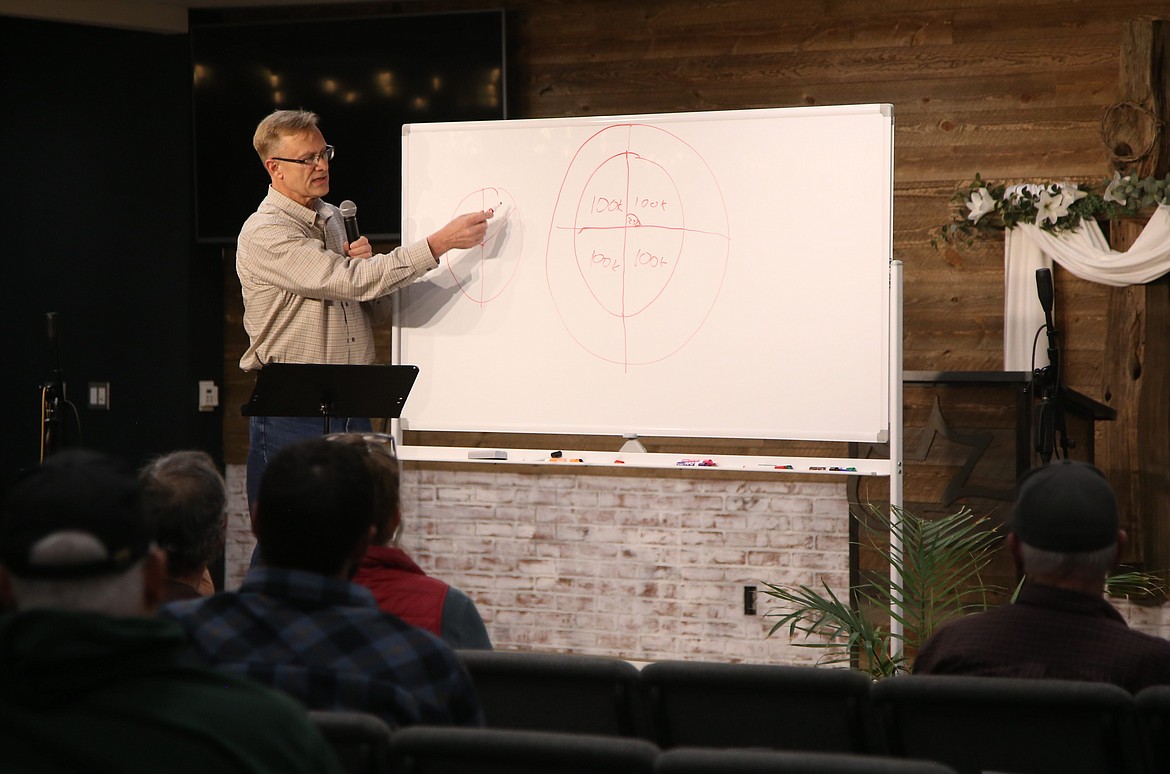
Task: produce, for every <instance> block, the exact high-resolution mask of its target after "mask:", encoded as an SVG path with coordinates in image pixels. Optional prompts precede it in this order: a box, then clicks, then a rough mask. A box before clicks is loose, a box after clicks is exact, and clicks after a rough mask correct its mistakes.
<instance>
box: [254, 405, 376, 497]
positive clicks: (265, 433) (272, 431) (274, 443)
mask: <svg viewBox="0 0 1170 774" xmlns="http://www.w3.org/2000/svg"><path fill="white" fill-rule="evenodd" d="M371 430H373V425H372V424H371V423H370V420H369V419H368V418H358V417H331V418H330V419H329V432H330V433H368V432H370V431H371ZM324 434H325V420H324V418H320V417H251V418H250V419H249V422H248V507H249V508H253V507H255V503H256V499H257V496H258V495H259V494H260V479H261V478H262V477H263V475H264V469H265V468H266V467H268V462H269V460H271V459H272V458H273V457H275V456H276V454H277V453H278V452H279V451H280V450H281V449H283V448H284V447H286V446H288V445H289V444H291V443H296V442H297V441H303V440H306V439H308V438H320V437H321V436H322V435H324Z"/></svg>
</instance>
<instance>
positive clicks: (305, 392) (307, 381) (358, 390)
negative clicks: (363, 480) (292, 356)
mask: <svg viewBox="0 0 1170 774" xmlns="http://www.w3.org/2000/svg"><path fill="white" fill-rule="evenodd" d="M417 378H418V366H412V365H368V366H363V365H322V364H299V363H272V364H270V365H266V366H264V367H263V368H261V369H260V373H259V374H257V375H256V386H255V388H253V390H252V397H251V399H250V400H249V401H248V402H247V403H245V404H244V405H243V406H241V407H240V413H241V414H243V415H244V416H246V417H321V418H322V421H323V422H324V427H325V430H324V433H325V434H328V433H329V419H330V418H331V417H390V418H392V419H397V418H398V417H400V416H402V407H403V405H404V404H405V403H406V398H407V396H408V395H409V394H410V389H411V387H413V386H414V380H415V379H417Z"/></svg>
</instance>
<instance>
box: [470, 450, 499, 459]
mask: <svg viewBox="0 0 1170 774" xmlns="http://www.w3.org/2000/svg"><path fill="white" fill-rule="evenodd" d="M467 459H469V460H506V459H508V452H506V451H504V450H503V449H472V450H471V451H469V452H467Z"/></svg>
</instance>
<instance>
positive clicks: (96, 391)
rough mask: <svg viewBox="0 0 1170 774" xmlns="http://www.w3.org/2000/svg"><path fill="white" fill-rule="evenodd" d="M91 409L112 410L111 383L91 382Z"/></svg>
mask: <svg viewBox="0 0 1170 774" xmlns="http://www.w3.org/2000/svg"><path fill="white" fill-rule="evenodd" d="M89 407H90V408H91V409H104V410H106V411H109V409H110V383H109V382H90V383H89Z"/></svg>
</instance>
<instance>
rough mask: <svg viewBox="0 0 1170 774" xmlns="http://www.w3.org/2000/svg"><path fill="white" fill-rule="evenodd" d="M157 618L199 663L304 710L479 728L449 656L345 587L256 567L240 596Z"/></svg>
mask: <svg viewBox="0 0 1170 774" xmlns="http://www.w3.org/2000/svg"><path fill="white" fill-rule="evenodd" d="M159 615H160V616H161V617H164V618H170V619H172V620H175V621H177V622H178V623H179V624H180V625H182V627H183V628H184V629H185V630H186V631H187V635H188V638H189V639H190V641H191V646H192V649H193V650H194V652H195V655H196V656H198V657H199V658H200V659H202V660H203V661H205V662H207V663H208V664H210V665H212V666H214V667H216V668H218V669H220V670H222V671H224V672H229V673H231V674H235V675H243V676H245V677H250V678H252V679H254V680H257V681H259V682H261V683H264V684H266V685H270V686H272V687H274V688H277V689H279V690H282V691H284V692H286V693H288V694H291V695H292V696H294V697H295V698H297V699H299V700H300V701H301V702H302V703H304V704H305V706H307V707H308V708H309V709H323V710H331V709H333V710H356V711H360V712H371V713H373V714H375V715H379V716H381V717H382V718H384V719H385V720H386V722H387V723H389V724H390V727H391V728H397V727H399V726H405V725H412V724H418V723H421V724H427V725H436V724H438V725H463V726H477V725H483V713H482V711H481V710H480V706H479V700H478V699H477V698H476V695H475V689H474V687H473V686H472V683H471V679H470V677H468V675H467V672H466V670H465V669H464V668H463V666H462V664H460V662H459V660H458V658H457V657H456V655H455V653H454V652H453V651H452V650H451V649H450V648H449V647H448V646H447V645H446V644H444V643H443V642H442V640H440V639H439V638H438V637H436V636H434V635H433V634H431V633H430V632H427V631H423V630H422V629H418V628H415V627H413V626H411V625H409V624H407V623H405V622H403V621H402V620H400V619H398V618H396V617H395V616H393V615H391V614H390V613H385V612H382V611H381V610H379V609H378V605H377V603H376V602H375V601H374V596H373V595H372V594H371V593H370V592H369V591H368V590H366V589H364V588H362V587H360V586H356V585H354V584H352V583H349V582H347V581H343V580H340V579H336V578H327V577H325V576H322V575H317V574H315V573H308V572H300V571H296V570H283V569H276V568H270V567H256V568H254V569H253V570H252V571H251V572H249V573H248V576H247V578H245V579H244V583H243V585H242V586H241V587H240V589H239V591H235V592H223V593H220V594H216V595H215V596H212V597H206V598H204V599H198V600H189V601H183V602H172V603H170V604H168V605H164V606H163V607H162V608H160V610H159Z"/></svg>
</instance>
